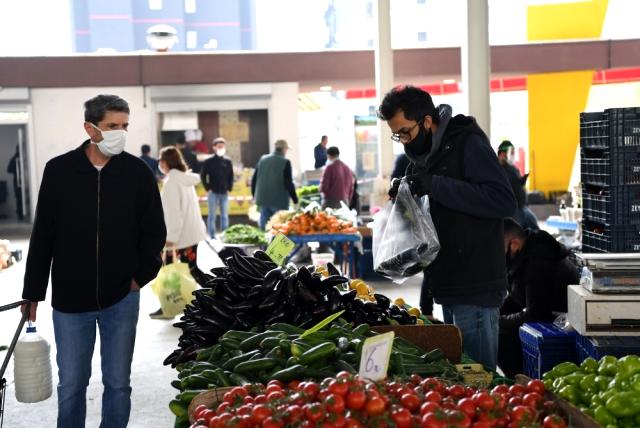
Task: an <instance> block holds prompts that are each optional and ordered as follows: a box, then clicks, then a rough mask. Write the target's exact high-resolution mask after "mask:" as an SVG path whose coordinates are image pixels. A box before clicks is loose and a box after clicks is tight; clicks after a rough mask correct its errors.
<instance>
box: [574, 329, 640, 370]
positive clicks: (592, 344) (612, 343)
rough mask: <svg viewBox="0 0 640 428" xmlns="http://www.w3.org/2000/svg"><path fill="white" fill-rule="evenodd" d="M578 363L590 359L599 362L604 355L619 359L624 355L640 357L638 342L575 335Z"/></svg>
mask: <svg viewBox="0 0 640 428" xmlns="http://www.w3.org/2000/svg"><path fill="white" fill-rule="evenodd" d="M576 354H577V356H578V361H577V362H578V363H581V362H583V361H584V360H585V359H587V358H589V357H591V358H595V359H596V360H599V359H600V358H602V357H604V356H605V355H613V356H614V357H617V358H620V357H624V356H625V355H640V341H639V340H638V338H637V337H627V336H593V337H589V336H582V335H580V334H576Z"/></svg>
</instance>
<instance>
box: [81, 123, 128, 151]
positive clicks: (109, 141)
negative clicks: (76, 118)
mask: <svg viewBox="0 0 640 428" xmlns="http://www.w3.org/2000/svg"><path fill="white" fill-rule="evenodd" d="M89 124H90V125H91V126H93V127H94V128H95V129H97V130H98V131H100V133H101V134H102V141H99V142H97V143H96V142H94V141H92V142H91V143H93V144H95V145H96V146H98V149H99V150H100V152H101V153H102V154H103V155H105V156H108V157H111V156H116V155H119V154H120V153H122V152H123V150H124V146H125V144H126V143H127V131H125V130H124V129H115V130H113V131H103V130H102V129H100V128H98V127H97V126H95V125H94V124H93V123H89Z"/></svg>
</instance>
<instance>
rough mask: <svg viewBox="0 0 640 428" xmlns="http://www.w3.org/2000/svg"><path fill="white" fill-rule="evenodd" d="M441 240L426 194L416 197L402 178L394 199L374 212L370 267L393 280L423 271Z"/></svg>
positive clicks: (434, 255)
mask: <svg viewBox="0 0 640 428" xmlns="http://www.w3.org/2000/svg"><path fill="white" fill-rule="evenodd" d="M439 250H440V241H439V240H438V234H437V232H436V228H435V226H434V225H433V220H432V219H431V213H430V211H429V198H428V196H423V197H422V198H419V199H416V198H414V197H413V195H412V194H411V190H410V189H409V185H408V184H407V182H406V181H404V180H403V181H402V183H401V184H400V187H399V189H398V195H397V196H396V198H395V201H393V202H389V203H388V204H387V205H385V207H384V208H383V209H382V210H381V211H380V212H379V213H378V214H376V215H375V216H374V221H373V268H374V270H375V271H376V272H377V273H379V274H381V275H384V276H386V277H388V278H390V279H392V280H393V281H394V282H396V283H402V282H404V281H405V280H406V279H407V278H408V277H410V276H413V275H415V274H417V273H419V272H422V270H424V268H425V267H427V266H428V265H429V264H431V263H432V262H433V261H434V260H435V259H436V257H437V256H438V251H439Z"/></svg>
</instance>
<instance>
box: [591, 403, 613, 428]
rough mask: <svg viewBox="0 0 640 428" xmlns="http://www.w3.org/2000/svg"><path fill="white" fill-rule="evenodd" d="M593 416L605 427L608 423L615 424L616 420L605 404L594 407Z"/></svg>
mask: <svg viewBox="0 0 640 428" xmlns="http://www.w3.org/2000/svg"><path fill="white" fill-rule="evenodd" d="M593 416H594V418H595V420H596V421H597V422H598V423H599V424H600V425H602V426H603V427H606V426H607V425H610V424H615V423H616V422H617V420H616V417H615V416H613V415H612V414H611V412H609V411H608V410H607V408H606V407H605V406H598V407H596V409H595V410H594V411H593Z"/></svg>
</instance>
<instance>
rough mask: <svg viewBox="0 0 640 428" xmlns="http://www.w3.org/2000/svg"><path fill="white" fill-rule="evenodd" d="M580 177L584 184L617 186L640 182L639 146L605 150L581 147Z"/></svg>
mask: <svg viewBox="0 0 640 428" xmlns="http://www.w3.org/2000/svg"><path fill="white" fill-rule="evenodd" d="M580 167H581V178H582V182H583V183H585V184H591V185H596V186H618V185H629V184H640V146H626V147H618V148H616V149H607V150H589V149H584V148H583V149H582V150H581V153H580Z"/></svg>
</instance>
